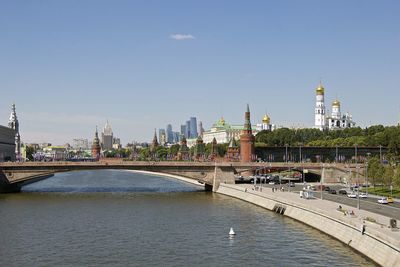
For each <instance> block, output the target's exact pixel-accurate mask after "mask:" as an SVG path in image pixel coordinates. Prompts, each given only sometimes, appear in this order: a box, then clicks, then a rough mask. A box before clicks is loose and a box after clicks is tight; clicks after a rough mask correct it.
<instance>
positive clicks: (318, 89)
mask: <svg viewBox="0 0 400 267" xmlns="http://www.w3.org/2000/svg"><path fill="white" fill-rule="evenodd" d="M316 92H317V95H323V94H324V92H325V88H324V87H323V86H322V84H320V85H319V86H318V87H317V89H316Z"/></svg>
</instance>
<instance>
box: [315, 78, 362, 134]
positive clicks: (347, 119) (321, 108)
mask: <svg viewBox="0 0 400 267" xmlns="http://www.w3.org/2000/svg"><path fill="white" fill-rule="evenodd" d="M324 94H325V88H324V87H323V86H322V84H319V86H318V87H317V89H316V102H315V124H314V128H317V129H320V130H321V131H323V130H325V129H329V130H339V129H345V128H351V127H354V126H355V125H356V123H355V122H354V121H353V118H352V116H351V115H350V114H349V113H346V114H344V115H342V114H341V112H340V102H339V100H337V99H336V100H335V101H333V102H332V113H331V115H330V116H327V115H326V110H325V100H324Z"/></svg>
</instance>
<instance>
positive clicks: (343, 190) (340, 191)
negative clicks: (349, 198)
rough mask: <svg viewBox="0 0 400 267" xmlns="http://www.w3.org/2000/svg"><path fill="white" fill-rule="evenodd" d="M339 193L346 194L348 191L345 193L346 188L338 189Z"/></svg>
mask: <svg viewBox="0 0 400 267" xmlns="http://www.w3.org/2000/svg"><path fill="white" fill-rule="evenodd" d="M339 194H341V195H347V194H348V193H347V190H346V189H340V190H339Z"/></svg>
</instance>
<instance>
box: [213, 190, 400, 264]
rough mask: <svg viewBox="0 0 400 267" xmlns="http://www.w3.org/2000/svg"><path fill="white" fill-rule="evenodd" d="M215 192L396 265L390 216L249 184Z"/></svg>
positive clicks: (398, 250)
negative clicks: (250, 204) (307, 227)
mask: <svg viewBox="0 0 400 267" xmlns="http://www.w3.org/2000/svg"><path fill="white" fill-rule="evenodd" d="M217 193H220V194H224V195H228V196H231V197H235V198H238V199H242V200H245V201H247V202H250V203H253V204H256V205H258V206H261V207H263V208H266V209H268V210H271V211H275V212H278V213H280V214H283V215H286V216H288V217H290V218H293V219H295V220H298V221H300V222H303V223H305V224H307V225H309V226H312V227H314V228H316V229H318V230H320V231H322V232H324V233H326V234H328V235H330V236H332V237H334V238H336V239H338V240H340V241H341V242H343V243H345V244H347V245H348V246H350V247H352V248H353V249H355V250H357V251H359V252H360V253H362V254H363V255H365V256H367V257H368V258H370V259H372V260H373V261H374V262H376V263H378V264H380V265H382V266H399V264H400V231H399V229H392V228H390V227H389V223H390V218H388V217H385V216H382V215H379V214H375V213H372V212H368V211H364V210H355V209H354V208H353V207H350V206H346V205H341V209H340V210H339V209H338V204H337V203H335V202H331V201H327V200H321V199H304V198H300V197H299V195H298V194H295V193H290V192H281V191H275V192H272V190H271V188H263V190H262V191H256V190H254V187H253V186H252V185H247V184H241V185H232V184H220V186H219V188H218V190H217Z"/></svg>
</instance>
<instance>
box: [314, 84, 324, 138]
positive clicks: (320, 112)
mask: <svg viewBox="0 0 400 267" xmlns="http://www.w3.org/2000/svg"><path fill="white" fill-rule="evenodd" d="M324 94H325V89H324V87H323V86H322V84H321V83H319V86H318V87H317V89H316V103H315V124H314V128H317V129H320V130H321V131H322V130H325V128H326V120H325V102H324V101H325V100H324Z"/></svg>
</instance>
